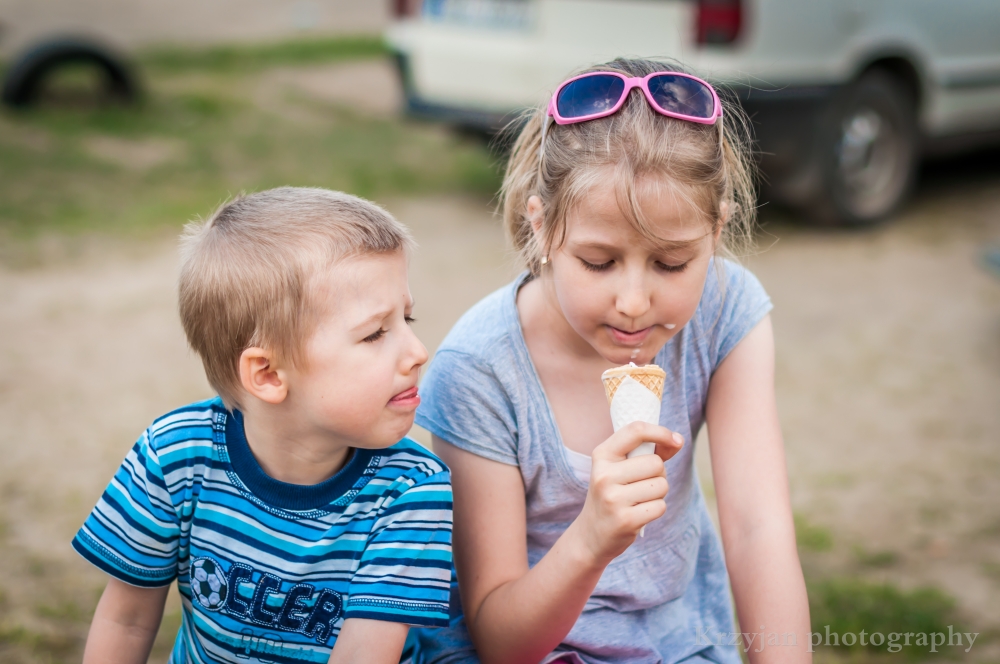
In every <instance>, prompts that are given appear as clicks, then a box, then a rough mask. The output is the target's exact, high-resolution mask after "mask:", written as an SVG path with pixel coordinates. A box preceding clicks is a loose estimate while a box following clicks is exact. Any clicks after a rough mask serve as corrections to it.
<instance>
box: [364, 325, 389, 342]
mask: <svg viewBox="0 0 1000 664" xmlns="http://www.w3.org/2000/svg"><path fill="white" fill-rule="evenodd" d="M384 334H385V330H383V329H382V328H379V329H377V330H375V331H374V332H372V333H371V334H369V335H368V336H367V337H365V338H364V339H362V341H364V342H365V343H366V344H371V343H375V342H376V341H378V340H379V339H381V338H382V336H383V335H384Z"/></svg>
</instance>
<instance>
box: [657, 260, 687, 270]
mask: <svg viewBox="0 0 1000 664" xmlns="http://www.w3.org/2000/svg"><path fill="white" fill-rule="evenodd" d="M688 262H690V261H685V262H683V263H681V264H680V265H667V264H666V263H660V262H657V265H659V266H660V269H661V270H663V271H664V272H683V271H684V268H686V267H687V266H688Z"/></svg>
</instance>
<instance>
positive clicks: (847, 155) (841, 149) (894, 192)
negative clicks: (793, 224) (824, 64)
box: [812, 70, 919, 226]
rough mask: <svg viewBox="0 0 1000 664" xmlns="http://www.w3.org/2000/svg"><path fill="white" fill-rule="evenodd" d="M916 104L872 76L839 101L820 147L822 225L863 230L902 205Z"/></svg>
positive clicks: (884, 77) (909, 177)
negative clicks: (862, 228)
mask: <svg viewBox="0 0 1000 664" xmlns="http://www.w3.org/2000/svg"><path fill="white" fill-rule="evenodd" d="M918 141H919V134H918V131H917V120H916V100H915V99H914V96H913V94H912V93H911V92H910V91H909V90H908V89H907V88H906V86H904V85H903V84H902V83H901V82H900V81H899V80H898V79H896V78H895V77H893V76H892V75H891V74H889V73H888V72H885V71H879V70H875V71H871V72H868V73H866V74H865V75H864V76H862V77H861V78H860V79H859V80H858V81H857V82H856V83H854V84H853V85H852V86H851V87H850V88H849V89H848V90H847V91H846V94H845V95H844V97H843V99H842V101H841V103H840V104H838V107H837V109H836V111H835V112H834V114H833V121H832V122H831V123H830V126H829V127H828V128H827V132H826V137H825V140H824V141H823V146H822V147H823V149H822V153H821V158H822V160H823V169H822V173H823V182H822V188H823V191H822V193H821V194H820V199H819V200H818V201H817V205H816V206H815V208H814V209H813V210H812V212H813V213H814V214H815V216H816V217H817V218H818V219H819V220H820V221H822V222H825V223H833V224H840V225H846V226H866V225H870V224H873V223H875V222H878V221H880V220H882V219H884V218H886V217H887V216H889V215H890V214H892V213H893V212H895V211H896V210H897V209H898V208H899V207H900V205H902V203H903V202H904V201H905V200H906V199H907V197H908V196H909V195H910V193H911V192H912V190H913V185H914V181H915V178H916V166H917V158H918V149H917V146H918Z"/></svg>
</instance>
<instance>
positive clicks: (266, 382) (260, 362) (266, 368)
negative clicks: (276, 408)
mask: <svg viewBox="0 0 1000 664" xmlns="http://www.w3.org/2000/svg"><path fill="white" fill-rule="evenodd" d="M239 367H240V383H241V384H242V385H243V389H244V390H246V391H247V394H250V395H251V396H254V397H257V398H258V399H260V400H261V401H263V402H265V403H269V404H279V403H281V402H282V401H284V400H285V397H287V396H288V380H287V376H286V375H285V372H284V371H283V370H282V369H280V368H278V366H277V363H276V362H275V357H274V353H272V352H271V351H269V350H267V349H264V348H260V347H258V346H251V347H250V348H247V349H246V350H244V351H243V352H242V353H240V363H239Z"/></svg>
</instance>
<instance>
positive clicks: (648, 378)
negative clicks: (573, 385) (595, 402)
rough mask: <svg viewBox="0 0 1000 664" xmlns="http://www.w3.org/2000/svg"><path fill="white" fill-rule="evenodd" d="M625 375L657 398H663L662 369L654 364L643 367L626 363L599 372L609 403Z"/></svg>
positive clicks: (665, 375) (664, 374)
mask: <svg viewBox="0 0 1000 664" xmlns="http://www.w3.org/2000/svg"><path fill="white" fill-rule="evenodd" d="M626 376H628V377H629V378H631V379H632V380H634V381H636V382H637V383H639V384H641V385H642V386H643V387H645V388H646V389H648V390H649V391H650V392H652V393H653V394H655V395H656V397H657V398H658V399H662V398H663V380H664V378H666V377H667V374H666V372H665V371H664V370H663V369H661V368H660V367H658V366H656V365H655V364H647V365H646V366H643V367H640V366H636V365H634V364H626V365H625V366H621V367H615V368H614V369H608V370H607V371H605V372H604V373H603V374H601V380H602V381H604V393H605V394H606V395H607V396H608V403H609V404H610V403H611V401H612V400H613V399H614V398H615V393H616V392H617V391H618V386H619V385H621V384H622V380H624V379H625V377H626Z"/></svg>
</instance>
